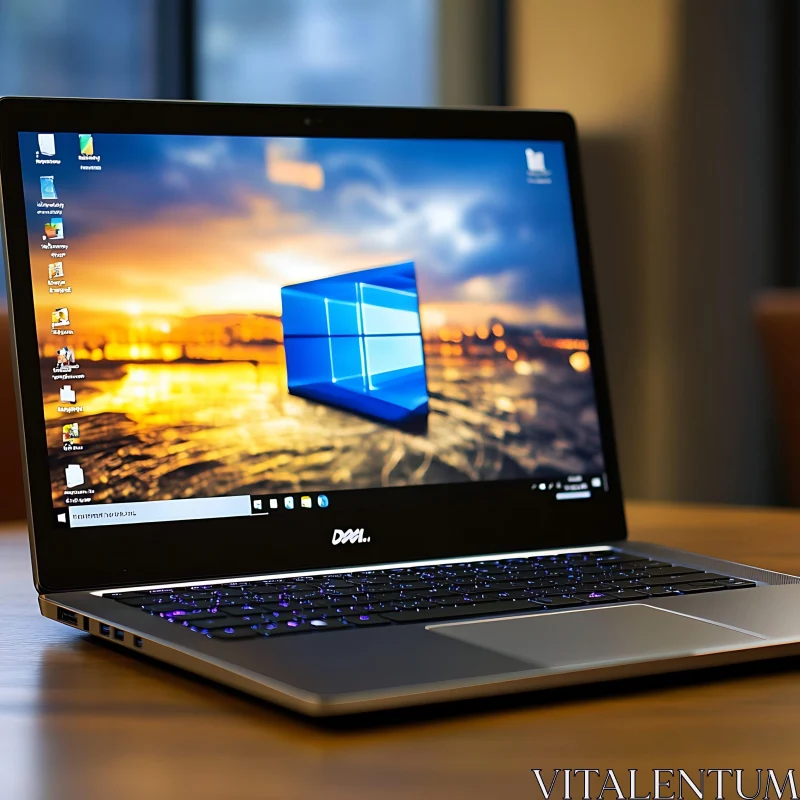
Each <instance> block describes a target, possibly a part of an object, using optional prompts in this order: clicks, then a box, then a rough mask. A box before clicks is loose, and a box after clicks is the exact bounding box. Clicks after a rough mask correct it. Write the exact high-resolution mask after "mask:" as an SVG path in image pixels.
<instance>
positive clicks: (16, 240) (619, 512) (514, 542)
mask: <svg viewBox="0 0 800 800" xmlns="http://www.w3.org/2000/svg"><path fill="white" fill-rule="evenodd" d="M77 130H91V131H93V133H149V134H202V135H220V136H221V135H224V136H264V137H277V136H287V137H304V136H321V137H342V138H400V139H403V138H413V139H425V138H432V139H480V140H491V139H509V140H520V141H523V140H524V141H541V140H553V141H560V142H562V143H563V144H564V147H565V152H566V159H567V168H568V172H569V179H570V190H571V196H572V203H573V217H574V224H575V233H576V238H577V246H578V256H579V261H580V271H581V281H582V286H583V295H584V306H585V312H586V321H587V327H588V335H589V343H590V352H591V358H592V362H591V363H592V375H593V379H594V387H595V393H596V398H597V411H598V415H599V424H600V431H601V437H602V442H603V454H604V461H605V474H606V479H607V484H608V491H606V492H603V493H599V494H598V495H597V496H596V497H593V498H592V499H591V500H590V501H583V502H572V503H552V504H550V505H547V504H543V505H542V506H541V508H542V510H541V511H538V510H537V513H536V514H531V513H530V511H529V509H528V508H527V507H526V506H525V504H524V503H520V501H519V487H518V486H516V485H515V486H514V487H511V486H509V485H508V482H505V481H497V482H482V483H480V484H446V485H439V486H436V487H426V493H425V499H424V502H417V499H418V498H419V497H420V494H419V487H408V488H385V489H374V490H370V491H371V492H375V493H377V494H376V495H375V502H372V503H370V504H369V507H368V508H365V509H364V510H363V511H360V512H358V514H354V513H352V512H348V513H347V514H345V513H343V512H337V511H336V510H335V509H333V508H331V509H329V510H330V511H331V513H330V515H328V516H325V515H320V514H316V515H309V516H308V517H306V518H304V517H302V515H300V514H297V515H286V516H284V517H282V518H281V520H280V522H275V520H272V521H269V520H267V519H264V518H260V517H258V516H254V517H243V518H235V519H229V520H219V519H211V520H198V521H193V522H170V523H159V524H141V525H121V526H113V525H111V526H103V527H93V528H82V529H74V528H73V529H70V528H63V527H59V526H58V525H56V521H55V515H54V507H53V503H52V499H51V488H50V468H49V464H48V454H47V444H46V432H45V421H44V409H43V403H42V381H41V372H40V366H39V354H38V345H37V338H36V327H35V319H34V307H33V289H32V278H31V267H30V253H29V243H28V234H27V228H26V219H25V206H24V197H23V188H22V172H21V162H20V150H19V136H18V134H19V133H20V132H24V131H77ZM0 197H1V198H2V208H3V213H4V218H5V225H4V232H5V235H4V244H5V255H6V274H7V287H8V300H9V318H10V323H11V329H12V353H13V354H15V362H16V363H15V364H14V370H15V378H16V390H17V408H18V415H19V418H20V423H21V424H20V427H21V437H22V451H23V461H24V463H23V473H24V477H25V484H26V492H27V495H28V496H27V498H26V500H27V503H28V525H29V531H30V535H31V550H32V554H33V559H34V578H35V582H36V586H37V588H38V589H39V590H40V591H47V592H54V591H62V590H79V589H99V588H104V587H114V586H122V585H125V586H130V585H137V584H156V583H164V582H170V581H175V582H178V581H189V580H193V579H195V578H196V579H198V580H201V579H203V578H208V579H211V578H222V577H228V576H230V577H235V576H239V575H253V574H264V573H266V572H276V573H277V572H288V571H297V570H303V569H308V570H312V569H323V568H339V567H341V568H346V567H348V566H353V567H355V566H364V565H369V564H379V563H382V564H386V563H399V562H406V561H412V560H413V561H420V560H425V559H441V558H453V559H454V560H458V559H466V558H472V557H475V556H479V555H480V554H482V553H483V554H488V553H502V552H509V553H511V552H520V551H523V550H526V551H530V550H535V549H547V548H554V547H569V546H583V545H590V544H597V543H601V542H606V541H618V540H622V539H624V538H625V537H626V528H625V517H624V510H623V501H622V490H621V483H620V475H619V469H618V465H617V455H616V447H615V440H614V433H613V425H612V418H611V407H610V400H609V390H608V381H607V374H606V365H605V356H604V352H603V344H602V338H601V333H600V322H599V312H598V307H597V293H596V289H595V280H594V273H593V267H592V260H591V254H590V248H589V236H588V229H587V220H586V214H585V204H584V192H583V185H582V180H581V174H580V168H579V154H578V141H577V133H576V130H575V125H574V121H573V120H572V118H571V117H570V115H568V114H566V113H563V112H547V111H527V110H511V109H475V110H472V109H469V110H461V109H410V108H374V107H372V108H366V107H363V108H362V107H358V108H355V107H304V106H259V105H244V104H242V105H231V104H216V103H195V102H173V101H118V100H62V99H29V98H3V99H1V100H0ZM413 492H416V493H417V494H415V495H413V497H414V498H415V502H408V499H409V498H411V497H412V494H411V493H413ZM548 509H550V510H548ZM312 516H313V519H312V518H311V517H312ZM335 528H345V529H346V528H363V529H364V530H365V531H368V532H369V539H370V541H369V543H367V544H365V543H360V544H357V543H350V544H347V545H345V546H338V547H336V546H334V545H333V544H332V540H331V533H332V530H333V529H335Z"/></svg>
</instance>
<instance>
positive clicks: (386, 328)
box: [281, 262, 428, 432]
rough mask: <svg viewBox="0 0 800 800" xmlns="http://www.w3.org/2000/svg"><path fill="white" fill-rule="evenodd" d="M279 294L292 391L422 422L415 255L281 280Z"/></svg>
mask: <svg viewBox="0 0 800 800" xmlns="http://www.w3.org/2000/svg"><path fill="white" fill-rule="evenodd" d="M281 301H282V305H283V314H282V318H283V336H284V347H285V349H286V373H287V382H288V385H289V393H290V394H293V395H296V396H298V397H305V398H307V399H309V400H315V401H318V402H320V403H326V404H328V405H332V406H337V407H338V408H343V409H346V410H347V411H351V412H353V413H356V414H362V415H364V416H367V417H370V418H372V419H376V420H380V421H381V422H385V423H388V424H390V425H396V426H398V427H401V428H404V429H407V430H412V431H417V432H419V431H425V430H426V429H427V421H428V388H427V384H426V381H425V360H424V355H423V349H422V329H421V326H420V318H419V300H418V297H417V280H416V275H415V273H414V264H413V263H411V262H409V263H405V264H395V265H393V266H390V267H377V268H375V269H367V270H361V271H359V272H349V273H347V274H344V275H336V276H334V277H332V278H323V279H322V280H316V281H309V282H307V283H298V284H295V285H294V286H284V287H283V288H282V289H281Z"/></svg>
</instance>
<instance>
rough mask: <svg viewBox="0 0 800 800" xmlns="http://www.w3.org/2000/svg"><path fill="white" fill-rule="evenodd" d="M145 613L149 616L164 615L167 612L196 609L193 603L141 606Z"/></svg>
mask: <svg viewBox="0 0 800 800" xmlns="http://www.w3.org/2000/svg"><path fill="white" fill-rule="evenodd" d="M142 608H143V609H144V610H145V611H149V612H150V613H151V614H166V613H167V612H168V611H178V610H181V611H186V610H191V609H193V608H197V606H196V605H194V603H153V604H152V605H149V606H142Z"/></svg>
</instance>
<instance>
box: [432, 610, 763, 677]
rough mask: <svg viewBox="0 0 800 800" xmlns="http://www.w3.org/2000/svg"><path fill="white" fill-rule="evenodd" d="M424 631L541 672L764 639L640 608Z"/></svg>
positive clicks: (565, 613)
mask: <svg viewBox="0 0 800 800" xmlns="http://www.w3.org/2000/svg"><path fill="white" fill-rule="evenodd" d="M428 630H429V631H431V632H432V633H438V634H439V635H441V636H449V637H451V638H453V639H458V640H460V641H462V642H467V643H469V644H473V645H478V646H480V647H485V648H488V649H489V650H494V651H495V652H497V653H502V654H503V655H507V656H512V657H514V658H519V659H522V660H523V661H527V662H529V663H531V664H536V665H538V666H544V667H565V666H579V665H590V664H591V665H596V664H600V663H604V662H607V663H619V662H621V661H646V660H649V659H654V658H665V657H670V656H681V655H696V654H700V653H706V652H709V651H713V650H717V649H720V648H731V647H742V646H747V645H753V644H755V643H757V642H758V641H759V640H761V639H763V637H762V636H759V635H757V634H748V633H744V632H740V631H738V630H733V629H732V628H726V627H725V626H723V625H717V624H716V623H714V622H708V621H706V620H701V619H695V618H694V617H687V616H684V615H683V614H676V613H674V612H671V611H664V610H663V609H660V608H655V607H654V606H647V605H640V604H636V605H627V606H610V607H609V606H605V607H603V608H587V609H581V610H579V611H549V612H544V613H541V612H540V613H537V614H532V615H530V616H524V617H506V618H500V619H487V620H475V621H471V622H451V623H442V624H437V625H429V626H428Z"/></svg>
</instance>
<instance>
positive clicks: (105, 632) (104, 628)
mask: <svg viewBox="0 0 800 800" xmlns="http://www.w3.org/2000/svg"><path fill="white" fill-rule="evenodd" d="M100 635H101V636H111V628H109V627H108V625H104V624H103V623H102V622H101V623H100Z"/></svg>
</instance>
